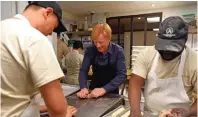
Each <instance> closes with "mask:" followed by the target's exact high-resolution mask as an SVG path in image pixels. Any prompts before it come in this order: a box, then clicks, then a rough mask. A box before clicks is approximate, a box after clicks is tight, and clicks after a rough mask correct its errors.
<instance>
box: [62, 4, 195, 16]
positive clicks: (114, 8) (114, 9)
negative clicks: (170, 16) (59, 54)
mask: <svg viewBox="0 0 198 117" xmlns="http://www.w3.org/2000/svg"><path fill="white" fill-rule="evenodd" d="M59 3H60V5H61V7H62V8H63V11H65V12H68V13H71V14H72V15H75V16H78V17H81V16H85V15H88V12H89V11H94V12H95V13H106V12H108V13H119V12H135V11H141V10H151V9H157V8H168V7H176V6H177V7H178V6H185V5H190V4H197V2H196V1H60V2H59ZM152 4H155V6H154V7H152Z"/></svg>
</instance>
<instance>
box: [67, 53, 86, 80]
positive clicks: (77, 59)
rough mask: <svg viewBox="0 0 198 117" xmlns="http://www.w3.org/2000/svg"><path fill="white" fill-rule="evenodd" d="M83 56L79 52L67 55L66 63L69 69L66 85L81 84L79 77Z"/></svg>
mask: <svg viewBox="0 0 198 117" xmlns="http://www.w3.org/2000/svg"><path fill="white" fill-rule="evenodd" d="M82 61H83V55H81V54H80V53H79V52H78V51H77V50H73V51H72V52H70V53H68V54H67V55H66V59H65V63H66V67H67V78H66V83H68V84H79V82H78V75H79V71H80V67H81V65H82Z"/></svg>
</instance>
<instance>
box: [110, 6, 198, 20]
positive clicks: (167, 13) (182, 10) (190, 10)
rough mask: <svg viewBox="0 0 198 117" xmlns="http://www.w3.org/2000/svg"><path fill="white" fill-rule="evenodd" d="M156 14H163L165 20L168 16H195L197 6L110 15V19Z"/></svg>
mask: <svg viewBox="0 0 198 117" xmlns="http://www.w3.org/2000/svg"><path fill="white" fill-rule="evenodd" d="M156 12H163V16H162V19H165V18H166V17H169V16H175V15H179V16H182V15H183V14H191V13H195V14H197V4H193V5H188V6H181V7H172V8H162V9H153V10H146V11H136V12H121V13H110V17H116V16H126V15H138V14H147V13H156Z"/></svg>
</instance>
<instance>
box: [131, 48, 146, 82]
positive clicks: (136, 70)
mask: <svg viewBox="0 0 198 117" xmlns="http://www.w3.org/2000/svg"><path fill="white" fill-rule="evenodd" d="M146 53H147V49H145V50H142V51H141V52H140V53H139V54H138V56H137V58H136V60H135V64H134V67H133V70H132V73H133V74H136V75H138V76H141V77H142V78H144V79H146V77H147V67H146V59H147V58H146V56H145V54H146Z"/></svg>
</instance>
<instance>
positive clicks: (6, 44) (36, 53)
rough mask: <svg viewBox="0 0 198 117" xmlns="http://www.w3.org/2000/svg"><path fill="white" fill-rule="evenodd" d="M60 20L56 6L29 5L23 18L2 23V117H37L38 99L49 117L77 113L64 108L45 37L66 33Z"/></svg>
mask: <svg viewBox="0 0 198 117" xmlns="http://www.w3.org/2000/svg"><path fill="white" fill-rule="evenodd" d="M61 19H62V10H61V7H60V5H59V4H58V3H57V2H54V1H32V2H29V5H28V6H27V7H26V9H25V10H24V12H23V13H22V14H17V15H16V16H14V17H13V18H9V19H6V20H3V21H1V116H2V117H40V113H39V106H40V99H41V95H42V97H43V98H44V101H45V104H46V106H47V110H48V112H49V115H50V116H52V117H71V116H72V115H73V114H75V113H76V109H75V108H73V107H70V106H67V102H66V100H65V97H64V94H63V92H62V88H61V85H60V81H59V79H60V78H62V77H64V74H63V72H62V70H61V68H60V66H59V63H58V60H57V58H56V55H55V53H54V50H53V47H52V44H51V43H50V41H49V40H48V38H47V37H46V36H47V35H50V34H52V32H57V33H59V32H64V31H66V28H65V27H64V25H63V24H62V22H61ZM39 91H40V92H41V95H40V93H39Z"/></svg>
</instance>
